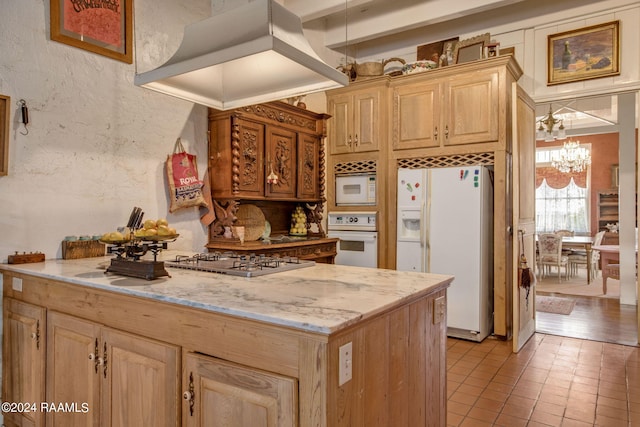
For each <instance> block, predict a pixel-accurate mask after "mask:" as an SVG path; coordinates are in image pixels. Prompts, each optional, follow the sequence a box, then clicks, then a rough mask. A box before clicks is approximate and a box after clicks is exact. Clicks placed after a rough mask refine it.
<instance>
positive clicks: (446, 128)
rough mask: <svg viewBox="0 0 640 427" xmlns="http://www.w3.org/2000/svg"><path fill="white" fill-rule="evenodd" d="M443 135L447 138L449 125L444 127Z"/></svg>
mask: <svg viewBox="0 0 640 427" xmlns="http://www.w3.org/2000/svg"><path fill="white" fill-rule="evenodd" d="M444 137H445V139H449V125H446V126H445V127H444Z"/></svg>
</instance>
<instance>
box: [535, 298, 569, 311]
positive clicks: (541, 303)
mask: <svg viewBox="0 0 640 427" xmlns="http://www.w3.org/2000/svg"><path fill="white" fill-rule="evenodd" d="M575 305H576V302H575V300H574V299H573V298H559V297H547V296H542V295H540V296H538V295H536V311H544V312H545V313H555V314H571V312H572V311H573V307H574V306H575Z"/></svg>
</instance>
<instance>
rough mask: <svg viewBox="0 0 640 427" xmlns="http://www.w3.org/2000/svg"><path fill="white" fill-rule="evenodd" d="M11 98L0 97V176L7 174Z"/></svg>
mask: <svg viewBox="0 0 640 427" xmlns="http://www.w3.org/2000/svg"><path fill="white" fill-rule="evenodd" d="M10 103H11V97H9V96H6V95H0V175H3V176H4V175H7V174H8V173H9V123H11V108H10V107H9V106H10V105H11V104H10Z"/></svg>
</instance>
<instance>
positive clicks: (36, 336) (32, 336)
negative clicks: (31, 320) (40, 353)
mask: <svg viewBox="0 0 640 427" xmlns="http://www.w3.org/2000/svg"><path fill="white" fill-rule="evenodd" d="M36 338H38V334H36V333H35V332H31V339H32V340H35V339H36Z"/></svg>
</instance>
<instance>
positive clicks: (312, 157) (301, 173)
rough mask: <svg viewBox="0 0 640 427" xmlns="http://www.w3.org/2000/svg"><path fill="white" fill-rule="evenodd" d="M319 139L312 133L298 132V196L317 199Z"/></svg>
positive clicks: (318, 195)
mask: <svg viewBox="0 0 640 427" xmlns="http://www.w3.org/2000/svg"><path fill="white" fill-rule="evenodd" d="M320 157H321V156H320V140H319V139H318V138H317V137H315V136H312V135H307V134H304V133H300V134H298V198H299V199H317V198H319V197H320V194H319V191H320V190H319V188H320V187H319V183H318V177H319V176H320V174H319V173H318V168H319V167H320Z"/></svg>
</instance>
